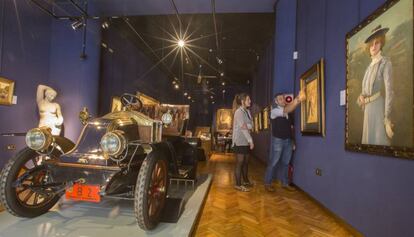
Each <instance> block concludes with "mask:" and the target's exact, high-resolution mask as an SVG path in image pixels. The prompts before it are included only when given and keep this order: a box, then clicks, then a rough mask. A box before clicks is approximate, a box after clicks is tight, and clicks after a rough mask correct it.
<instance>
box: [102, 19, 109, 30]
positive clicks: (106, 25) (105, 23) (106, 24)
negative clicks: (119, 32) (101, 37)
mask: <svg viewBox="0 0 414 237" xmlns="http://www.w3.org/2000/svg"><path fill="white" fill-rule="evenodd" d="M102 28H103V29H108V28H109V22H108V21H104V22H103V23H102Z"/></svg>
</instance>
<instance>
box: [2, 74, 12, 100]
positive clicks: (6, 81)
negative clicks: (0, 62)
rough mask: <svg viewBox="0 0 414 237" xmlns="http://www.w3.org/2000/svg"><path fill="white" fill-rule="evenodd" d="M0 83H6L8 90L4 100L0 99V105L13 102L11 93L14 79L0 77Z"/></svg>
mask: <svg viewBox="0 0 414 237" xmlns="http://www.w3.org/2000/svg"><path fill="white" fill-rule="evenodd" d="M0 83H4V84H8V85H9V90H8V95H7V98H6V99H5V100H1V99H0V105H12V104H13V94H14V81H12V80H9V79H6V78H4V77H0Z"/></svg>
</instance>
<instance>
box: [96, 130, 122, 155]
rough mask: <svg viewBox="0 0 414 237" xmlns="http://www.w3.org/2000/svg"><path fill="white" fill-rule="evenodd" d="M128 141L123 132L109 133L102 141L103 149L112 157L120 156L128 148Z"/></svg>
mask: <svg viewBox="0 0 414 237" xmlns="http://www.w3.org/2000/svg"><path fill="white" fill-rule="evenodd" d="M126 146H127V141H126V138H125V136H124V135H123V132H122V131H119V130H115V131H112V132H107V133H106V134H105V135H104V136H103V137H102V139H101V148H102V150H103V152H104V153H105V154H108V155H110V156H118V155H120V154H121V153H122V152H123V151H124V150H125V148H126Z"/></svg>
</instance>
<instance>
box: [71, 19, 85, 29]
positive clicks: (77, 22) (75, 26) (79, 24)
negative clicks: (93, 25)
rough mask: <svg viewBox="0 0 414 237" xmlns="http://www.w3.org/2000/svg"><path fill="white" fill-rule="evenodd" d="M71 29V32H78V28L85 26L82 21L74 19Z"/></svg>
mask: <svg viewBox="0 0 414 237" xmlns="http://www.w3.org/2000/svg"><path fill="white" fill-rule="evenodd" d="M71 26H72V29H73V30H78V29H80V28H82V27H83V26H85V23H84V21H83V19H76V20H75V21H74V22H73V23H72V24H71Z"/></svg>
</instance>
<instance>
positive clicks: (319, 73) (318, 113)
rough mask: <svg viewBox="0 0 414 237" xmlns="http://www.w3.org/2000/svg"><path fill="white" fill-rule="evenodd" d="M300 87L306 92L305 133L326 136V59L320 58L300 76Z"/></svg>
mask: <svg viewBox="0 0 414 237" xmlns="http://www.w3.org/2000/svg"><path fill="white" fill-rule="evenodd" d="M300 89H301V90H303V91H305V93H306V101H304V102H303V103H302V104H301V132H302V134H303V135H316V136H325V76H324V60H323V59H321V60H319V61H318V62H317V63H316V64H314V65H313V66H312V67H311V68H310V69H309V70H308V71H306V72H305V73H304V74H303V75H302V76H301V77H300Z"/></svg>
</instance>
